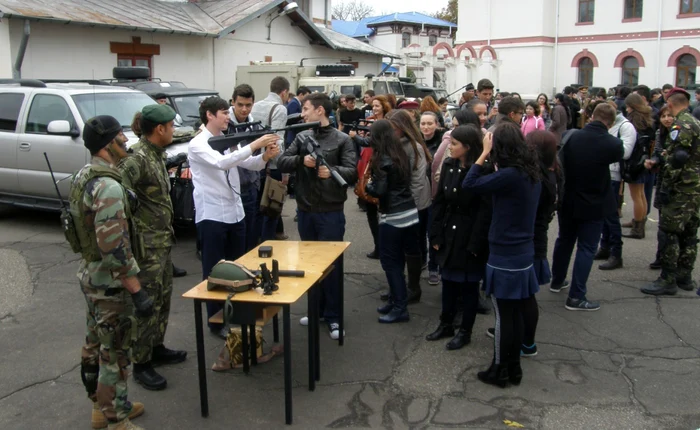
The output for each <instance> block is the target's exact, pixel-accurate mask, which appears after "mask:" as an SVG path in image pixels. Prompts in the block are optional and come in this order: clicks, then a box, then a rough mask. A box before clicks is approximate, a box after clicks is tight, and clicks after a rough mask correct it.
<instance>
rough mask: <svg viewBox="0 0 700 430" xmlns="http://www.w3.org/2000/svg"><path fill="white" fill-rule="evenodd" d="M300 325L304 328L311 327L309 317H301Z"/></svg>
mask: <svg viewBox="0 0 700 430" xmlns="http://www.w3.org/2000/svg"><path fill="white" fill-rule="evenodd" d="M299 324H301V325H303V326H307V325H309V317H301V319H300V320H299Z"/></svg>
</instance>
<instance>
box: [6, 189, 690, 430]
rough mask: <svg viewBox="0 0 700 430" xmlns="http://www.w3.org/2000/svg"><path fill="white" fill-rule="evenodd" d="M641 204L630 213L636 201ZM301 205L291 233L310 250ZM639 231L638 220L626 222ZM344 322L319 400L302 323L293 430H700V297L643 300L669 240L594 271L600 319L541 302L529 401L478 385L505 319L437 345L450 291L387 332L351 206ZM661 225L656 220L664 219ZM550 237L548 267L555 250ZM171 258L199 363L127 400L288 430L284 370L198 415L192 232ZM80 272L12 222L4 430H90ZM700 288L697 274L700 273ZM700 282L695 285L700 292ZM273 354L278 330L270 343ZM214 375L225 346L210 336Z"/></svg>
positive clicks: (526, 388)
mask: <svg viewBox="0 0 700 430" xmlns="http://www.w3.org/2000/svg"><path fill="white" fill-rule="evenodd" d="M628 201H630V200H629V199H628ZM294 208H295V203H294V201H293V200H291V201H289V203H288V204H286V206H285V216H284V223H285V226H286V231H287V233H288V234H289V235H290V239H291V240H293V239H297V238H298V234H297V231H296V224H295V223H294V222H293V216H294ZM624 211H625V220H627V219H629V217H630V214H631V208H629V207H627V206H626V207H625V209H624ZM345 213H346V216H347V226H346V234H345V238H346V240H348V241H351V242H352V245H351V247H350V249H349V250H348V252H347V254H346V259H345V270H346V275H345V276H346V282H345V286H346V292H345V298H346V301H345V312H346V313H345V314H346V329H347V337H346V342H345V345H344V346H342V347H339V346H338V345H337V343H336V342H334V341H332V340H331V339H330V338H329V337H328V335H327V332H326V331H322V332H321V382H320V385H318V386H317V388H316V390H315V391H314V392H310V391H308V389H307V386H306V381H307V378H308V377H307V369H308V367H307V361H306V354H307V342H306V328H305V327H302V326H300V325H299V324H298V319H299V317H301V316H303V315H305V302H306V301H305V300H302V302H303V303H299V304H298V305H295V306H293V307H292V313H293V315H292V355H293V359H292V368H293V385H294V398H293V404H294V416H293V418H294V424H293V425H292V426H289V427H288V428H298V429H321V428H346V429H358V428H385V429H408V428H411V429H428V428H429V429H442V428H469V429H506V428H509V427H508V425H507V423H506V422H505V421H509V422H510V423H511V424H510V425H511V426H513V425H515V424H513V422H514V423H517V424H520V425H522V426H524V427H525V428H529V429H586V430H589V429H630V430H640V429H686V430H694V429H698V428H700V410H699V409H698V405H699V404H698V399H699V398H700V378H698V375H700V330H699V329H700V325H699V324H698V306H700V298H699V297H697V296H696V295H695V292H692V293H691V292H679V294H678V295H677V296H674V297H663V298H655V297H649V296H645V295H643V294H641V293H640V292H639V288H640V287H641V286H643V285H644V284H645V283H647V282H650V281H652V280H653V279H655V277H656V276H657V275H658V272H654V271H651V270H649V269H648V264H649V262H650V261H651V260H653V257H654V252H655V249H656V226H657V224H656V223H655V222H654V221H651V222H649V223H648V224H647V237H646V238H645V239H643V240H631V239H630V240H625V245H624V250H623V257H624V268H623V269H620V270H615V271H612V272H603V271H600V270H598V269H597V268H595V266H594V269H593V270H592V272H591V277H590V282H589V286H588V288H589V298H591V299H593V300H600V301H601V303H602V308H601V309H600V310H599V311H598V312H571V311H567V310H565V309H564V301H565V298H566V296H565V293H560V294H555V293H551V292H550V291H549V290H548V289H547V288H543V290H542V291H541V292H540V293H539V294H538V296H537V299H538V301H539V306H540V320H539V325H538V331H537V345H538V348H539V354H538V355H537V356H536V357H532V358H524V359H523V364H522V365H523V370H524V378H523V381H522V384H521V385H520V386H518V387H512V388H508V389H500V388H496V387H492V386H486V385H484V384H482V383H480V382H479V381H478V380H477V379H476V372H477V371H479V370H482V369H484V368H485V367H486V366H487V365H488V364H489V362H490V360H491V354H492V340H491V339H490V338H488V337H486V336H485V331H486V329H487V328H488V327H491V326H492V325H493V316H492V315H491V316H479V317H478V318H477V322H476V326H475V328H474V333H473V336H472V343H471V344H470V345H468V346H467V347H465V348H463V349H462V350H459V351H447V350H446V349H445V343H446V342H447V340H445V341H438V342H427V341H425V340H424V337H425V335H426V334H427V333H429V332H431V331H432V330H433V329H434V328H435V327H436V325H437V322H438V315H439V313H440V287H439V286H438V287H433V286H429V285H428V283H427V279H426V278H427V272H426V273H424V279H423V283H422V285H423V290H424V294H423V298H422V301H421V303H420V304H417V305H412V306H411V307H410V311H411V321H410V322H408V323H405V324H397V325H380V324H378V323H377V313H376V311H375V308H376V307H377V305H378V304H379V303H380V302H379V299H378V296H379V291H381V290H383V289H384V288H386V279H385V277H384V274H383V272H382V270H381V267H380V265H379V262H378V261H376V260H369V259H367V258H366V257H365V254H366V253H367V252H369V251H370V250H371V236H370V234H369V229H368V227H367V222H366V218H365V214H364V213H362V212H360V211H359V209H358V207H357V205H356V204H355V199H354V198H353V196H351V197H350V198H349V199H348V202H347V203H346V208H345ZM651 218H652V220H656V219H657V214H656V211H655V210H654V211H653V212H652V214H651ZM556 232H557V227H556V220H555V221H554V222H553V223H552V226H551V229H550V256H551V249H552V247H553V243H554V239H555V236H556ZM178 236H179V237H178V243H177V245H176V246H175V248H174V250H173V256H174V257H173V258H174V261H175V263H176V264H177V265H178V266H180V267H182V268H185V269H186V270H187V271H188V276H186V277H184V278H179V279H176V280H175V285H174V294H173V299H172V311H171V318H170V325H169V326H168V334H167V336H166V344H167V345H168V346H169V347H171V348H177V349H184V350H187V351H188V353H189V355H188V359H187V361H185V362H184V363H182V364H179V365H175V366H167V367H162V368H159V371H160V372H162V374H163V375H164V376H165V377H166V378H167V379H168V388H167V389H166V390H164V391H161V392H150V391H146V390H144V389H143V388H142V387H141V386H139V385H137V384H135V383H133V381H132V379H131V378H130V379H129V397H130V399H132V400H137V401H142V402H144V403H145V405H146V413H145V414H144V415H143V416H142V417H140V418H138V419H137V420H135V421H134V422H135V423H137V424H139V425H141V426H143V427H145V428H146V429H156V428H157V429H214V428H250V429H258V428H261V429H262V428H265V429H270V428H274V429H282V428H286V426H285V425H284V391H283V379H282V374H283V359H282V358H281V357H276V358H274V359H272V360H271V361H270V362H269V363H265V364H260V365H258V366H257V367H255V368H253V369H252V371H251V373H250V374H249V375H244V374H243V373H242V371H241V370H231V371H227V372H223V373H214V372H212V371H208V382H209V399H210V416H209V418H202V417H201V416H200V412H199V393H198V382H197V364H196V355H195V351H196V349H195V336H194V324H193V306H192V302H191V301H189V300H186V299H183V298H181V295H182V293H184V292H185V291H187V290H188V289H189V288H191V287H192V286H194V285H195V284H197V283H198V282H199V281H200V279H201V267H200V263H199V261H198V260H197V259H196V256H195V245H194V234H193V232H191V231H182V232H180V233H179V235H178ZM77 266H78V256H77V255H75V254H73V253H72V252H71V250H70V248H69V247H68V245H67V243H66V242H65V241H64V239H63V236H62V233H61V230H60V225H59V219H58V216H57V214H52V213H43V212H32V211H26V210H19V209H14V208H0V295H1V297H2V299H1V300H0V347H1V349H2V351H3V354H2V355H0V375H2V379H1V381H2V382H1V383H0V428H1V429H80V428H85V429H88V428H90V427H89V426H90V423H89V420H90V409H91V404H90V402H89V401H88V399H87V397H86V395H85V390H84V389H83V386H82V384H81V381H80V374H79V359H80V348H81V346H82V342H83V340H84V332H85V328H84V325H85V302H84V298H83V296H82V294H81V292H80V289H79V287H78V283H77V279H76V276H75V273H76V269H77ZM696 273H697V271H696ZM696 279H697V277H696ZM265 339H266V342H267V343H266V345H265V349H266V350H267V349H269V348H270V345H271V344H272V330H271V328H270V327H269V326H268V327H266V328H265ZM205 344H206V354H207V355H206V360H207V363H208V365H209V366H211V365H212V364H213V363H214V360H215V358H216V356H217V355H218V353H219V351H220V349H221V347H222V345H223V342H222V341H220V340H218V339H217V338H215V337H213V336H211V335H209V334H208V333H206V334H205Z"/></svg>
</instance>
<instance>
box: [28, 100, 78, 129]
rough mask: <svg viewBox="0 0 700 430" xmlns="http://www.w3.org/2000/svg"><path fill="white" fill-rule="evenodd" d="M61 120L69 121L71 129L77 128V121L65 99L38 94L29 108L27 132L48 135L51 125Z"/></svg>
mask: <svg viewBox="0 0 700 430" xmlns="http://www.w3.org/2000/svg"><path fill="white" fill-rule="evenodd" d="M60 120H62V121H68V123H69V124H70V126H71V129H73V128H75V119H74V118H73V114H72V113H71V111H70V108H69V107H68V103H66V101H65V100H64V99H63V97H61V96H57V95H54V94H37V95H35V96H34V99H32V106H31V107H30V108H29V115H28V116H27V127H26V129H25V132H26V133H33V134H46V128H47V127H48V126H49V123H50V122H51V121H60Z"/></svg>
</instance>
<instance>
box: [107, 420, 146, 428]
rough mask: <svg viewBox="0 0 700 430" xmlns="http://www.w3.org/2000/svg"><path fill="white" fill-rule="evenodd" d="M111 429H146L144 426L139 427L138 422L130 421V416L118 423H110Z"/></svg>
mask: <svg viewBox="0 0 700 430" xmlns="http://www.w3.org/2000/svg"><path fill="white" fill-rule="evenodd" d="M108 429H109V430H145V429H144V428H143V427H139V426H137V425H136V424H134V423H132V422H131V421H129V418H125V419H123V420H121V421H119V422H118V423H109V427H108Z"/></svg>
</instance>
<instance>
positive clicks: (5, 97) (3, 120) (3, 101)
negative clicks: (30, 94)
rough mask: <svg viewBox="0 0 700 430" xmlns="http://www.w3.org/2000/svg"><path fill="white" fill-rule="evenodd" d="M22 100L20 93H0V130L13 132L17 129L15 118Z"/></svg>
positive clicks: (17, 115) (17, 116) (22, 95)
mask: <svg viewBox="0 0 700 430" xmlns="http://www.w3.org/2000/svg"><path fill="white" fill-rule="evenodd" d="M23 101H24V94H22V93H2V94H0V131H11V132H14V131H15V130H16V129H17V119H18V118H19V110H20V109H21V108H22V102H23Z"/></svg>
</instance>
